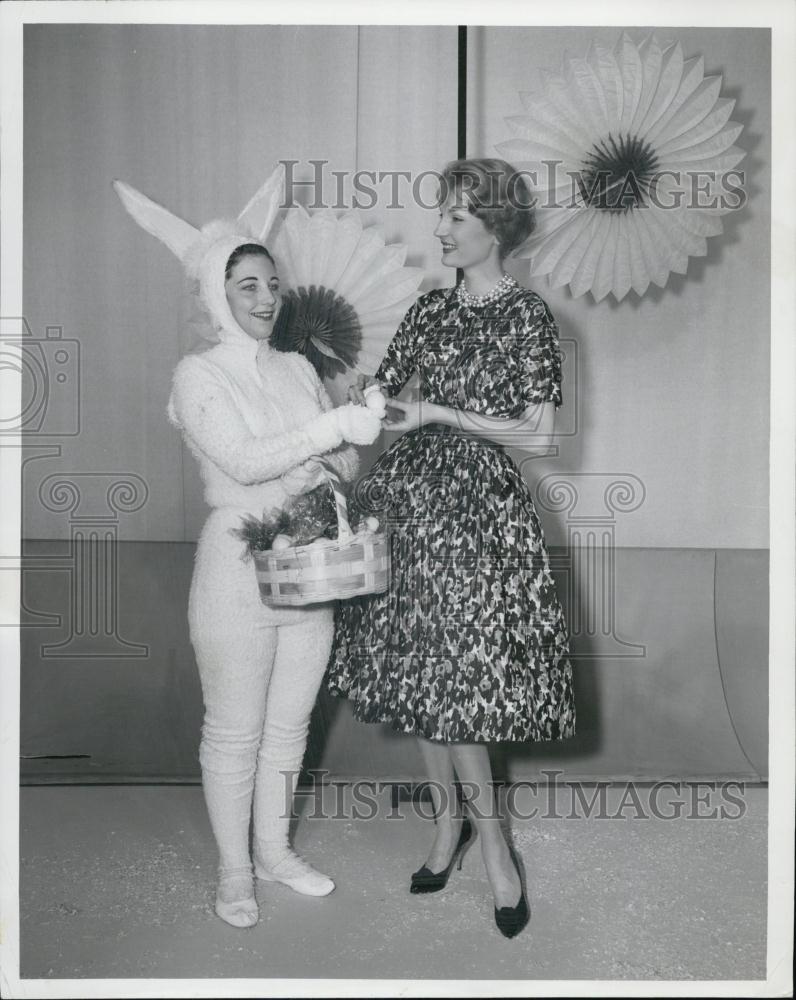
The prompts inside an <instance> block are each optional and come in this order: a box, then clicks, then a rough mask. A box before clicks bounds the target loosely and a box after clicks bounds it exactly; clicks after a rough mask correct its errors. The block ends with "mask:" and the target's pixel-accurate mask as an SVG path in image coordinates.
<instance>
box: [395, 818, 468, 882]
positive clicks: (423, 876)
mask: <svg viewBox="0 0 796 1000" xmlns="http://www.w3.org/2000/svg"><path fill="white" fill-rule="evenodd" d="M474 840H475V829H474V828H473V826H472V824H471V823H470V820H469V819H468V818H467V817H466V816H465V817H464V819H463V820H462V829H461V833H460V834H459V839H458V841H457V842H456V847H455V848H454V850H453V857H452V858H451V859H450V861H449V862H448V867H447V868H444V869H443V870H442V871H441V872H432V871H431V869H429V868H427V867H426V866H425V865H423V867H422V868H420V869H419V870H418V871H416V872H415V873H414V874H413V875H412V884H411V885H410V886H409V891H410V892H439V890H440V889H444V888H445V886H446V885H447V884H448V879H449V878H450V873H451V871H452V870H453V866H454V865H456V870H457V871H461V869H462V861H463V860H464V855H465V853H466V851H467V848H468V847H469V846H470V844H472V842H473V841H474Z"/></svg>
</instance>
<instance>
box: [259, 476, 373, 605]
mask: <svg viewBox="0 0 796 1000" xmlns="http://www.w3.org/2000/svg"><path fill="white" fill-rule="evenodd" d="M316 461H320V463H321V465H323V467H324V469H325V470H326V474H327V478H328V480H329V483H330V485H331V487H332V489H333V491H334V496H335V505H336V507H337V540H336V541H333V540H330V539H327V540H326V541H325V542H324V544H316V543H313V544H310V545H297V546H295V547H293V548H289V549H281V550H280V551H278V552H274V551H270V550H268V551H264V552H255V553H254V568H255V572H256V574H257V583H258V585H259V588H260V600H261V601H262V602H263V604H267V605H268V606H269V607H284V606H298V605H304V604H321V603H325V602H326V601H335V600H344V599H345V598H347V597H356V596H358V595H359V594H379V593H382V592H383V591H385V590H386V589H387V587H388V585H389V576H390V552H389V547H388V543H387V538H386V536H385V535H384V534H382V533H381V532H372V531H368V532H362V533H359V534H354V533H353V532H352V530H351V525H350V524H349V521H348V508H347V505H346V498H345V494H344V493H343V491H342V488H341V486H340V480H339V478H338V476H337V473H336V472H335V471H334V469H333V468H332V466H331V465H329V464H328V463H327V462H325V461H323V460H322V459H316Z"/></svg>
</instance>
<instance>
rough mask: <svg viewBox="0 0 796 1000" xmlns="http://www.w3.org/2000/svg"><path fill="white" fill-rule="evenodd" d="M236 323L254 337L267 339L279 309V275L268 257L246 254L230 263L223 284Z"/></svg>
mask: <svg viewBox="0 0 796 1000" xmlns="http://www.w3.org/2000/svg"><path fill="white" fill-rule="evenodd" d="M224 287H225V289H226V293H227V302H228V303H229V308H230V311H231V313H232V315H233V317H234V319H235V321H236V322H237V324H238V326H239V327H240V328H241V329H242V330H243V331H244V332H245V333H248V335H249V336H250V337H253V338H254V339H255V340H268V339H269V338H270V336H271V333H272V332H273V329H274V320H275V319H276V314H277V313H278V312H279V306H280V304H281V297H280V295H279V278H277V276H276V269H275V268H274V265H273V264H272V263H271V261H270V260H269V259H268V258H267V257H264V256H261V255H260V254H257V255H256V256H255V255H254V254H247V255H246V256H245V257H241V258H240V260H239V261H237V263H236V264H235V265H234V266H233V267H232V269H231V271H230V275H229V277H228V278H227V280H226V282H225V285H224Z"/></svg>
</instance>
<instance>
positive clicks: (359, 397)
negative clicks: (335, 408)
mask: <svg viewBox="0 0 796 1000" xmlns="http://www.w3.org/2000/svg"><path fill="white" fill-rule="evenodd" d="M371 385H381V383H380V382H379V381H378V379H375V378H374V377H373V376H372V375H365V374H364V373H363V372H359V374H358V375H357V380H356V382H352V383H351V385H349V387H348V399H349V401H350V402H352V403H359V405H360V406H365V405H366V404H365V389H367V388H368V387H369V386H371Z"/></svg>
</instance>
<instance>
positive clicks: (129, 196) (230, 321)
mask: <svg viewBox="0 0 796 1000" xmlns="http://www.w3.org/2000/svg"><path fill="white" fill-rule="evenodd" d="M113 187H114V190H115V191H116V193H117V194H118V196H119V198H120V199H121V201H122V204H123V205H124V207H125V208H126V209H127V211H128V212H129V213H130V215H132V217H133V218H134V219H135V221H136V222H137V223H138V224H139V225H140V226H141V228H142V229H145V230H146V231H147V232H148V233H150V234H151V235H152V236H155V237H157V238H158V239H159V240H161V242H163V243H165V244H166V246H167V247H168V248H169V249H170V250H171V251H172V253H173V254H174V255H175V256H176V257H177V258H178V259H179V260H180V262H181V263H182V265H183V267H184V268H185V271H186V273H187V275H188V277H190V278H193V279H196V280H198V282H199V295H200V298H201V300H202V303H203V305H204V306H205V308H206V309H207V311H208V313H209V314H210V317H211V319H212V322H213V325H214V327H215V328H216V332H217V334H218V338H219V340H220V341H221V343H223V344H228V345H230V346H235V347H243V348H245V349H246V350H247V351H249V352H251V353H253V354H256V352H257V348H258V346H259V345H258V342H257V341H256V340H254V338H253V337H250V336H249V334H247V333H246V332H245V330H243V329H241V327H240V325H239V324H238V323H237V321H236V320H235V319H234V317H233V315H232V312H231V310H230V308H229V303H228V302H227V294H226V289H225V270H226V265H227V261H228V260H229V257H230V255H231V254H232V252H233V251H234V250H236V249H237V248H238V247H239V246H243V245H244V244H246V243H256V244H259V245H260V246H265V242H264V241H265V239H266V237H267V236H268V233H269V232H270V230H271V228H272V226H273V223H274V220H275V219H276V215H277V212H278V211H279V206H280V203H281V200H282V189H283V172H282V168H281V166H280V167H277V169H276V170H275V171H274V172H273V173H272V174H271V176H270V177H269V178H268V180H267V181H266V182H265V184H263V186H262V187H261V188H260V189H259V191H257V193H256V194H255V195H254V197H253V198H252V199H251V201H250V202H249V203H248V204H247V205H246V207H245V208H244V209H243V211H242V212H241V213H240V215H239V216H238V218H237V219H234V220H233V219H229V220H227V219H217V220H215V221H213V222H208V223H207V224H206V225H204V226H203V227H202V228H201V229H197V228H196V227H194V226H192V225H191V224H190V223H188V222H185V221H184V220H183V219H180V218H179V217H178V216H176V215H174V214H173V213H171V212H169V211H168V209H165V208H163V207H162V206H161V205H158V204H157V203H156V202H154V201H151V200H150V199H149V198H147V197H146V196H145V195H143V194H141V192H140V191H136V190H135V188H132V187H130V185H129V184H125V183H124V182H123V181H118V180H117V181H114V182H113Z"/></svg>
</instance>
